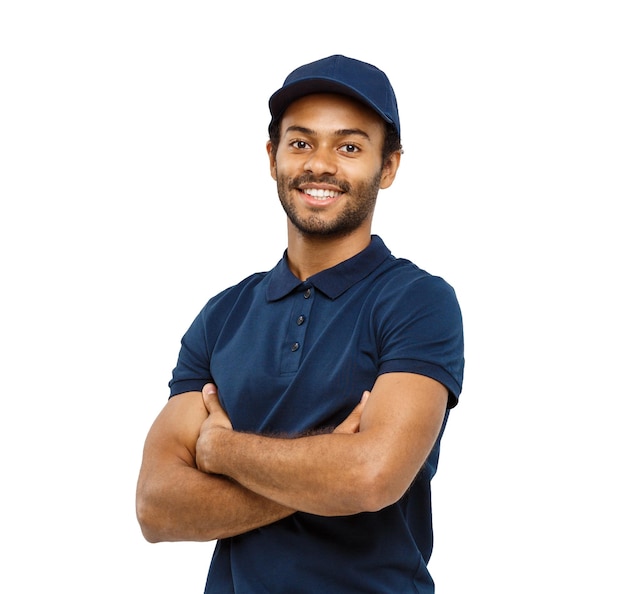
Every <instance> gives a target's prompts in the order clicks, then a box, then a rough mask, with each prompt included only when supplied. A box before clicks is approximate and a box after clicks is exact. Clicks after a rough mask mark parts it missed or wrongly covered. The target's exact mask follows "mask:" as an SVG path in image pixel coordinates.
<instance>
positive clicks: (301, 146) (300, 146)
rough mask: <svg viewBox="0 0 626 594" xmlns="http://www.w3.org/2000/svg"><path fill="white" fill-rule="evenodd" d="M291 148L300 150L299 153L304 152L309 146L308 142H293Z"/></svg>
mask: <svg viewBox="0 0 626 594" xmlns="http://www.w3.org/2000/svg"><path fill="white" fill-rule="evenodd" d="M291 146H292V147H293V148H295V149H298V150H301V151H303V150H305V149H307V148H309V144H308V142H304V140H294V141H293V142H292V143H291Z"/></svg>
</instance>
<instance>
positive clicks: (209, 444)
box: [196, 384, 233, 474]
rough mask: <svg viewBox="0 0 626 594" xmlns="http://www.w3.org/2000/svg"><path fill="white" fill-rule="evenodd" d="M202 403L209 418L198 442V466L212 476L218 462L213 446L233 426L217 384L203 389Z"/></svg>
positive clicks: (207, 385) (204, 424)
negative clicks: (222, 402)
mask: <svg viewBox="0 0 626 594" xmlns="http://www.w3.org/2000/svg"><path fill="white" fill-rule="evenodd" d="M202 401H203V402H204V406H205V407H206V409H207V413H208V414H209V416H208V418H207V419H206V420H205V421H204V422H203V423H202V425H201V427H200V435H199V436H198V440H197V442H196V466H197V467H198V469H199V470H202V471H203V472H206V473H209V474H210V473H213V472H215V469H214V467H213V466H214V462H216V460H215V459H214V456H212V454H213V452H214V450H215V447H214V445H213V444H214V443H215V440H217V439H218V438H219V434H220V433H221V432H222V431H232V430H233V425H232V423H231V422H230V419H229V418H228V415H227V414H226V411H225V410H224V409H223V408H222V405H221V404H220V401H219V398H218V396H217V386H216V385H215V384H206V385H205V386H204V387H203V388H202Z"/></svg>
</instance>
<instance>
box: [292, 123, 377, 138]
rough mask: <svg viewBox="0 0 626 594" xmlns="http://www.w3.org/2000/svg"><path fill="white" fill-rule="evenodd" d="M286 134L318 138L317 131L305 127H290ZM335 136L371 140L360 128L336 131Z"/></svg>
mask: <svg viewBox="0 0 626 594" xmlns="http://www.w3.org/2000/svg"><path fill="white" fill-rule="evenodd" d="M285 132H300V133H301V134H306V135H308V136H317V132H315V130H311V129H310V128H305V127H304V126H289V127H288V128H287V129H286V130H285ZM334 134H335V136H337V137H342V136H362V137H363V138H366V139H367V140H370V136H369V134H368V133H367V132H365V131H364V130H361V129H360V128H344V129H342V130H335V133H334Z"/></svg>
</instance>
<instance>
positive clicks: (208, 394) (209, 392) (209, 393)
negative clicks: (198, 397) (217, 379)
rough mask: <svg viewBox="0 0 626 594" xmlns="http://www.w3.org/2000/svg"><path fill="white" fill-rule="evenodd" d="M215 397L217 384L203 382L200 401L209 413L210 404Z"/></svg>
mask: <svg viewBox="0 0 626 594" xmlns="http://www.w3.org/2000/svg"><path fill="white" fill-rule="evenodd" d="M215 399H217V386H216V385H215V384H211V383H209V384H204V386H203V387H202V401H203V402H204V406H205V407H206V409H207V411H209V413H210V412H211V404H212V403H213V402H215Z"/></svg>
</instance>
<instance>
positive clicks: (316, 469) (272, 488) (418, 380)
mask: <svg viewBox="0 0 626 594" xmlns="http://www.w3.org/2000/svg"><path fill="white" fill-rule="evenodd" d="M446 402H447V390H446V388H445V387H444V386H442V385H441V384H439V383H438V382H436V381H434V380H432V379H430V378H427V377H424V376H420V375H416V374H410V373H389V374H384V375H382V376H380V377H379V378H378V380H377V381H376V384H375V385H374V387H373V389H372V391H371V394H369V397H368V398H364V399H363V400H362V402H361V403H360V404H359V406H357V407H356V408H355V410H354V411H353V412H352V414H351V415H350V416H349V417H348V418H347V419H346V420H345V421H344V422H343V423H342V424H341V425H340V426H339V427H337V429H336V430H335V431H334V432H333V433H331V434H323V435H312V436H306V437H299V438H293V439H282V438H275V437H266V436H262V435H255V434H248V433H239V432H236V431H233V430H232V426H231V424H230V421H229V419H228V417H227V416H226V414H225V413H224V411H223V409H222V408H221V406H220V405H219V401H218V399H217V394H216V393H215V390H214V387H212V386H210V385H208V386H205V389H204V391H203V394H201V393H200V392H188V393H186V394H180V395H178V396H176V397H174V398H171V399H170V400H169V402H168V403H167V404H166V406H165V407H164V409H163V411H162V412H161V414H160V415H159V416H158V417H157V419H156V421H155V422H154V424H153V426H152V428H151V429H150V432H149V433H148V437H147V439H146V444H145V448H144V457H143V462H142V466H141V470H140V474H139V482H138V487H137V515H138V519H139V523H140V525H141V528H142V531H143V533H144V536H145V537H146V539H147V540H149V541H151V542H157V541H162V540H169V541H171V540H213V539H215V538H225V537H228V536H235V535H237V534H241V533H243V532H247V531H249V530H252V529H254V528H258V527H260V526H264V525H267V524H270V523H272V522H275V521H277V520H280V519H282V518H285V517H287V516H288V515H290V514H292V513H293V512H294V511H296V510H298V511H304V512H308V513H313V514H318V515H326V516H334V515H349V514H354V513H359V512H362V511H376V510H378V509H381V508H383V507H385V506H387V505H390V504H392V503H394V502H395V501H397V500H398V499H399V498H400V497H401V496H402V495H403V493H404V492H405V491H406V489H407V488H408V487H409V486H410V484H411V482H412V481H413V479H414V478H415V475H416V474H417V472H418V471H419V469H420V467H421V466H422V464H423V463H424V461H425V460H426V458H427V456H428V454H429V453H430V450H431V449H432V447H433V445H434V443H435V440H436V438H437V435H438V433H439V431H440V429H441V424H442V422H443V417H444V414H445V408H446ZM207 411H208V413H210V414H208V413H207Z"/></svg>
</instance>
